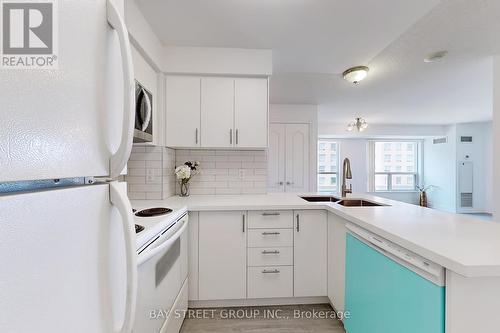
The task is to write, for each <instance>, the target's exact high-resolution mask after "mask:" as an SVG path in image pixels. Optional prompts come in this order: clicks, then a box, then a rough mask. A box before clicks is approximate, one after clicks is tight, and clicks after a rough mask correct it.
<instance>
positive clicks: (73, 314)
mask: <svg viewBox="0 0 500 333" xmlns="http://www.w3.org/2000/svg"><path fill="white" fill-rule="evenodd" d="M111 190H112V189H111ZM111 192H113V191H111ZM120 195H122V198H123V200H124V201H122V203H123V205H121V206H120V207H121V211H122V212H123V211H124V210H128V212H127V214H130V213H129V212H131V207H130V204H129V203H128V201H126V190H125V189H122V190H121V194H120ZM0 206H1V207H2V209H0V253H1V257H2V260H1V261H2V264H1V268H0V272H1V273H0V276H1V278H0V295H2V296H1V297H0V313H1V314H2V315H1V319H0V332H40V333H66V332H68V331H71V332H74V333H88V332H96V333H97V332H100V333H109V332H114V331H115V329H114V327H119V326H120V325H121V323H122V322H123V320H124V319H127V321H128V320H133V316H134V312H135V309H132V308H129V309H130V310H131V312H128V313H127V314H125V310H124V309H125V308H126V306H125V303H127V298H126V290H127V286H126V284H127V282H126V281H127V280H129V279H127V271H128V270H127V267H129V268H131V270H130V272H132V274H134V273H133V272H135V271H136V268H137V267H136V248H135V241H134V239H135V231H134V230H133V224H131V223H130V224H127V227H126V228H125V229H124V228H123V226H122V223H123V220H122V218H121V217H120V214H118V211H117V209H116V208H114V206H113V205H112V204H111V203H110V185H108V184H105V185H91V186H85V187H76V188H70V189H56V190H45V191H40V192H33V193H22V194H10V195H4V196H0ZM130 215H131V214H130ZM128 218H129V222H130V220H132V221H133V217H131V216H129V217H128ZM124 232H125V234H126V235H128V236H127V237H128V245H129V248H128V249H129V251H128V252H126V251H125V248H126V246H124V244H127V242H125V243H124V239H126V238H124ZM127 254H128V255H127ZM125 258H128V265H129V266H127V264H126V260H125ZM135 279H136V276H131V275H130V282H131V284H130V285H129V288H130V295H135V292H136V286H135V283H134V282H135ZM132 283H134V284H132ZM134 297H135V296H134ZM128 300H129V301H133V303H135V301H134V300H133V299H132V298H130V297H129V298H128ZM127 304H130V303H127ZM28 313H29V320H28V319H27V318H26V315H27V314H28ZM130 323H131V322H130V321H129V324H130ZM129 331H130V327H129Z"/></svg>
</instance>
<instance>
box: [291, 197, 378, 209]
mask: <svg viewBox="0 0 500 333" xmlns="http://www.w3.org/2000/svg"><path fill="white" fill-rule="evenodd" d="M301 198H302V199H304V200H305V201H308V202H334V203H336V204H338V205H341V206H345V207H381V206H386V205H382V204H379V203H376V202H372V201H367V200H362V199H339V198H337V197H332V196H309V197H301Z"/></svg>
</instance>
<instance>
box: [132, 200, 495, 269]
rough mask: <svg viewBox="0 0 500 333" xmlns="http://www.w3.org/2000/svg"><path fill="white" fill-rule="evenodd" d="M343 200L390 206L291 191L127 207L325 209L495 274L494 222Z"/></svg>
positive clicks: (457, 265) (452, 265)
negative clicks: (338, 201)
mask: <svg viewBox="0 0 500 333" xmlns="http://www.w3.org/2000/svg"><path fill="white" fill-rule="evenodd" d="M312 195H314V194H312ZM349 198H351V199H355V198H359V199H367V200H371V201H375V202H378V203H381V204H386V205H390V206H385V207H343V206H341V205H338V204H335V203H324V202H323V203H318V202H307V201H305V200H303V199H301V198H300V197H299V195H297V194H281V193H280V194H262V195H194V196H190V197H188V198H181V197H178V196H175V197H171V198H169V199H166V200H142V201H139V200H138V201H134V202H133V206H134V207H152V206H165V207H171V208H180V207H183V206H187V207H188V210H189V211H223V210H274V209H325V210H328V211H330V212H332V213H333V214H336V215H338V216H340V217H342V218H345V219H346V220H348V221H350V222H352V223H354V224H356V225H358V226H360V227H363V228H365V229H367V230H369V231H371V232H373V233H375V234H377V235H379V236H381V237H384V238H386V239H388V240H389V241H392V242H394V243H396V244H398V245H400V246H402V247H404V248H406V249H408V250H410V251H413V252H415V253H417V254H419V255H421V256H422V257H425V258H427V259H428V260H431V261H433V262H435V263H437V264H439V265H442V266H444V267H445V268H447V269H449V270H451V271H454V272H456V273H458V274H461V275H463V276H467V277H479V276H500V223H494V222H486V221H481V220H476V219H473V218H470V217H467V216H464V215H459V214H451V213H446V212H441V211H438V210H434V209H428V208H422V207H418V206H415V205H410V204H406V203H402V202H398V201H393V200H389V199H384V198H379V197H374V196H370V195H365V194H363V195H357V194H354V195H351V196H349Z"/></svg>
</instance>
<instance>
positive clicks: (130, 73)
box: [106, 0, 135, 178]
mask: <svg viewBox="0 0 500 333" xmlns="http://www.w3.org/2000/svg"><path fill="white" fill-rule="evenodd" d="M106 8H107V16H108V23H109V25H110V26H111V27H112V28H113V29H115V30H116V33H117V34H118V40H119V41H120V53H121V58H122V70H123V124H122V136H121V140H120V147H119V148H118V150H117V151H116V153H114V154H113V156H111V159H110V161H109V169H110V170H109V176H110V177H111V178H115V177H117V176H119V175H120V173H121V172H122V170H123V168H125V166H126V165H127V161H128V158H129V156H130V152H131V150H132V143H133V140H134V139H133V134H132V133H133V132H134V127H135V117H134V114H135V110H134V104H135V81H134V65H133V62H132V49H131V47H130V40H129V38H128V31H127V27H126V25H125V21H124V20H123V18H122V17H121V15H120V13H119V12H118V9H116V7H115V5H114V4H113V3H112V1H111V0H107V1H106Z"/></svg>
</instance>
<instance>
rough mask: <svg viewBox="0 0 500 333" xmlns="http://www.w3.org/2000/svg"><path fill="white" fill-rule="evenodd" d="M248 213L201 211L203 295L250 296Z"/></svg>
mask: <svg viewBox="0 0 500 333" xmlns="http://www.w3.org/2000/svg"><path fill="white" fill-rule="evenodd" d="M245 219H246V213H245V212H241V211H237V212H235V211H230V212H200V213H199V299H200V300H224V299H244V298H246V275H247V274H246V271H247V264H246V250H247V247H246V234H247V233H246V231H247V230H246V221H245Z"/></svg>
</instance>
